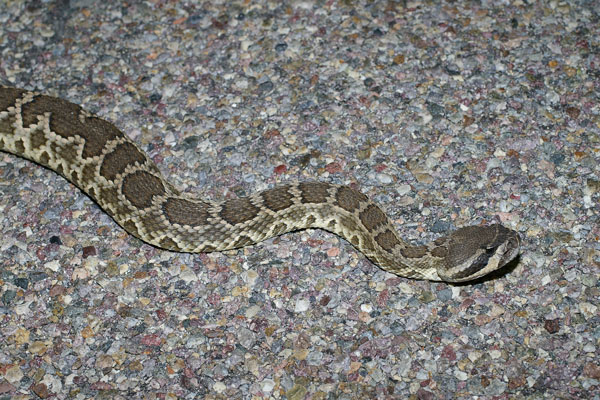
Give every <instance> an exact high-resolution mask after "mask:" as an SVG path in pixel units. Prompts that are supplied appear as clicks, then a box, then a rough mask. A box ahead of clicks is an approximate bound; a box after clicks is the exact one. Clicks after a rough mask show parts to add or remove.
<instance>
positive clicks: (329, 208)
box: [0, 87, 520, 282]
mask: <svg viewBox="0 0 600 400" xmlns="http://www.w3.org/2000/svg"><path fill="white" fill-rule="evenodd" d="M0 150H2V151H5V152H8V153H12V154H15V155H17V156H20V157H23V158H26V159H29V160H32V161H35V162H36V163H38V164H41V165H43V166H45V167H48V168H50V169H51V170H53V171H56V172H57V173H59V174H61V175H62V176H64V177H65V178H66V179H67V180H69V181H70V182H72V183H73V184H75V185H76V186H78V187H79V188H80V189H81V190H83V191H84V192H85V193H86V194H87V195H88V196H89V197H91V198H92V199H93V200H95V201H96V203H98V205H99V206H100V207H101V208H102V209H103V210H104V211H105V212H107V213H108V214H109V215H110V216H111V217H112V218H113V219H114V220H115V221H116V222H117V223H118V224H119V225H121V226H122V227H123V228H124V229H125V230H126V231H127V232H129V233H130V234H132V235H133V236H136V237H138V238H140V239H141V240H143V241H145V242H147V243H150V244H152V245H154V246H157V247H160V248H163V249H168V250H174V251H182V252H210V251H221V250H228V249H234V248H239V247H244V246H248V245H252V244H255V243H258V242H260V241H263V240H265V239H267V238H270V237H273V236H276V235H281V234H283V233H286V232H290V231H295V230H299V229H306V228H322V229H324V230H327V231H330V232H333V233H335V234H337V235H339V236H341V237H343V238H345V239H346V240H347V241H349V242H350V243H352V244H353V245H354V246H355V247H356V248H357V249H358V250H360V251H361V252H362V253H364V254H365V255H366V256H367V257H368V258H369V259H370V260H372V261H373V262H374V263H375V264H377V265H378V266H380V267H381V268H382V269H384V270H386V271H389V272H392V273H394V274H397V275H400V276H404V277H408V278H416V279H429V280H434V281H436V280H442V281H448V282H462V281H467V280H472V279H476V278H479V277H481V276H483V275H486V274H488V273H489V272H491V271H494V270H496V269H498V268H500V267H502V266H504V265H505V264H506V263H508V262H509V261H510V260H512V259H513V258H514V257H515V256H516V255H517V254H518V253H519V248H520V237H519V234H518V233H517V232H516V231H514V230H511V229H508V228H505V227H504V226H502V225H499V224H494V225H489V226H468V227H464V228H460V229H458V230H456V231H454V232H452V233H450V234H449V235H447V236H444V237H441V238H439V239H437V240H435V241H433V242H431V243H429V244H426V245H423V246H411V245H409V244H407V243H406V242H405V241H403V240H402V239H401V238H400V237H399V236H398V234H397V233H396V230H395V229H394V227H393V226H392V223H391V221H390V220H389V218H388V217H387V216H386V215H385V213H384V212H383V211H381V209H380V208H379V207H378V206H377V205H376V204H375V203H374V202H373V201H371V200H370V199H369V198H367V196H365V195H364V194H362V193H361V192H359V191H357V190H355V189H353V188H351V187H349V186H341V185H334V184H330V183H324V182H296V183H291V184H287V185H283V186H279V187H275V188H274V189H269V190H266V191H263V192H260V193H257V194H253V195H251V196H249V197H245V198H238V199H233V200H227V201H223V202H211V201H205V200H198V199H194V198H192V197H190V196H188V195H186V194H182V193H180V192H179V191H178V190H177V189H176V188H174V187H173V186H172V185H171V184H169V183H168V182H167V181H165V180H164V179H163V177H162V176H161V173H160V172H159V170H158V168H157V166H156V165H155V164H154V163H153V162H152V161H151V160H150V158H149V157H148V156H147V155H146V154H145V153H144V152H143V151H141V150H140V149H139V148H138V147H137V146H136V145H135V144H134V143H133V142H132V141H131V140H130V139H129V138H128V137H127V136H126V135H125V134H123V133H122V132H121V131H120V130H119V129H117V128H116V127H115V126H114V125H113V124H111V123H109V122H107V121H105V120H103V119H101V118H99V117H96V116H94V115H92V114H91V113H89V112H87V111H85V110H83V109H82V108H81V107H79V106H78V105H76V104H73V103H70V102H68V101H65V100H62V99H59V98H55V97H49V96H45V95H41V94H38V93H34V92H29V91H26V90H22V89H15V88H8V87H0Z"/></svg>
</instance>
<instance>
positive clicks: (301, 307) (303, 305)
mask: <svg viewBox="0 0 600 400" xmlns="http://www.w3.org/2000/svg"><path fill="white" fill-rule="evenodd" d="M309 305H310V303H309V301H308V300H306V299H298V300H297V301H296V307H294V311H295V312H304V311H306V310H308V306H309Z"/></svg>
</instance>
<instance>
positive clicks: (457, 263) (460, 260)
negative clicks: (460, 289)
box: [437, 224, 521, 282]
mask: <svg viewBox="0 0 600 400" xmlns="http://www.w3.org/2000/svg"><path fill="white" fill-rule="evenodd" d="M443 242H444V246H445V247H446V249H447V253H446V256H445V257H444V262H442V263H441V265H440V266H439V267H438V271H437V272H438V275H439V277H440V278H441V279H442V280H444V281H446V282H464V281H470V280H473V279H477V278H480V277H482V276H484V275H487V274H489V273H490V272H492V271H495V270H497V269H500V268H502V267H503V266H505V265H506V264H507V263H509V262H510V261H511V260H512V259H513V258H515V257H516V256H517V254H519V248H520V246H521V238H520V236H519V234H518V233H517V232H516V231H513V230H512V229H508V228H505V227H504V226H502V225H499V224H494V225H488V226H467V227H464V228H460V229H457V230H456V231H454V232H452V233H451V234H450V235H448V236H446V237H445V238H444V240H443Z"/></svg>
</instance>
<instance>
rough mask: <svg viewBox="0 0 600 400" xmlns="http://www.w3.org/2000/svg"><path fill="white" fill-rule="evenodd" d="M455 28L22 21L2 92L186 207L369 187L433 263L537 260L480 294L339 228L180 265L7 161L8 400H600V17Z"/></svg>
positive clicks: (430, 11)
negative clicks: (433, 251) (339, 186)
mask: <svg viewBox="0 0 600 400" xmlns="http://www.w3.org/2000/svg"><path fill="white" fill-rule="evenodd" d="M216 3H219V4H216ZM440 3H441V4H437V2H430V1H428V2H412V1H360V2H351V1H341V2H336V1H326V2H325V1H320V2H318V3H314V4H313V3H311V2H307V1H305V2H301V1H298V2H291V3H290V4H289V5H282V4H280V2H277V1H270V2H269V1H264V0H260V1H244V2H205V3H204V4H199V5H193V2H184V1H182V2H177V1H162V0H161V1H158V0H156V1H155V0H153V1H145V2H141V1H140V2H137V1H130V2H128V3H121V2H108V1H104V2H95V1H92V0H81V1H71V2H69V1H68V0H67V1H54V2H53V1H41V0H38V1H26V2H22V1H13V0H3V1H1V2H0V83H1V84H4V85H10V86H18V87H23V88H27V89H35V90H39V91H43V92H45V93H47V94H52V95H56V96H60V97H63V98H66V99H69V100H71V101H73V102H76V103H78V104H82V105H83V106H84V107H85V108H86V109H88V110H90V111H93V112H95V113H97V114H99V115H101V116H102V117H104V118H106V119H108V120H111V121H113V122H115V123H116V124H117V125H118V126H119V127H120V128H121V129H123V130H124V131H125V132H127V133H128V134H129V135H130V136H131V137H132V138H133V139H134V140H135V141H137V142H138V143H140V144H141V146H142V147H143V148H144V150H146V151H147V152H148V153H149V154H150V155H151V157H152V158H153V159H154V160H155V161H156V162H157V164H158V165H159V166H160V168H161V170H162V171H163V172H164V173H165V174H166V175H168V176H169V179H170V181H171V182H173V183H174V184H175V185H176V186H178V187H180V188H183V189H185V190H186V191H189V192H194V193H199V194H201V195H203V196H206V197H211V198H215V199H217V198H230V197H235V196H238V195H247V194H250V193H252V192H254V191H256V190H259V189H265V188H268V187H272V186H273V185H275V184H276V183H279V182H286V181H293V180H298V179H310V178H316V179H320V180H324V181H327V182H333V183H346V184H352V185H356V187H359V188H361V190H362V191H363V192H364V193H366V194H368V195H369V196H371V197H372V198H373V199H375V200H376V201H377V202H378V203H380V204H381V205H382V206H383V208H384V209H386V211H387V212H388V213H389V214H390V215H391V216H392V217H393V219H394V222H395V224H396V226H397V228H398V229H399V230H400V231H401V232H402V234H403V235H405V236H406V237H407V238H409V239H411V240H414V241H415V242H424V241H427V240H430V239H432V238H435V237H437V236H438V234H439V233H442V232H445V231H446V230H449V229H453V228H455V227H459V226H463V225H469V224H481V223H492V222H501V223H503V224H505V225H506V226H509V227H511V228H513V229H516V230H518V231H519V232H520V233H521V235H522V238H523V248H522V254H521V256H520V258H519V259H518V260H517V262H515V263H513V265H512V266H511V268H509V270H508V271H505V272H504V273H503V274H501V275H499V276H495V277H493V279H488V280H484V281H482V282H478V283H476V284H473V285H462V286H453V285H449V284H445V283H433V282H426V281H414V280H407V279H404V278H398V277H396V276H394V275H391V274H389V273H385V272H383V271H382V270H380V269H379V268H378V267H376V266H375V265H373V264H372V263H370V262H369V261H368V260H367V259H366V258H365V257H364V256H363V255H362V254H361V253H359V252H358V251H356V250H355V249H354V248H353V247H352V246H351V245H350V244H349V243H347V242H345V241H344V240H341V239H339V238H338V237H336V236H334V235H331V234H328V233H325V232H322V231H317V230H309V231H303V232H299V233H294V234H288V235H284V236H282V237H279V238H276V239H271V240H268V241H266V242H264V243H262V244H260V245H256V246H252V247H249V248H246V249H243V250H239V251H229V252H224V253H212V254H200V255H190V254H178V253H171V252H165V251H161V250H158V249H155V248H153V247H151V246H149V245H146V244H144V243H142V242H140V241H139V240H137V239H135V238H133V237H131V236H129V235H127V234H126V233H125V232H124V231H123V230H122V229H120V228H119V227H118V226H117V225H116V224H115V223H114V222H113V221H112V220H111V219H110V218H109V217H108V216H107V215H106V214H104V213H103V212H102V211H101V210H100V209H99V208H98V207H97V206H96V205H94V203H93V202H92V201H91V200H89V198H87V197H86V196H85V195H83V194H82V193H80V192H79V191H78V190H77V189H76V188H75V187H73V186H72V185H70V184H69V183H67V182H66V181H65V180H64V179H62V178H60V177H59V176H58V175H56V174H54V173H52V172H50V171H48V170H45V169H43V168H41V167H39V166H37V165H35V164H33V163H30V162H28V161H25V160H22V159H19V158H16V157H13V156H10V155H8V154H4V153H2V154H0V211H1V215H2V218H0V232H2V236H3V238H2V242H1V243H0V249H1V251H0V399H30V398H36V396H37V397H39V398H56V399H67V398H68V399H91V398H111V399H119V398H120V399H136V398H140V399H141V398H144V399H174V398H183V399H192V398H205V399H262V398H273V399H295V400H299V399H355V398H361V399H365V398H380V399H405V398H410V399H471V398H478V399H521V398H531V399H556V398H559V399H577V398H586V399H596V400H597V399H600V394H599V393H600V356H599V355H598V353H599V351H598V347H599V345H600V310H599V308H598V307H599V306H598V298H599V294H600V283H599V276H600V272H599V271H600V268H599V267H600V244H599V237H600V223H599V215H600V211H599V207H598V202H599V199H600V167H599V162H600V106H599V101H598V97H599V95H598V93H599V89H600V71H599V64H600V55H599V54H600V52H599V39H598V38H599V37H600V32H599V30H600V28H599V26H600V21H599V13H600V6H599V3H598V2H595V1H579V2H575V1H565V2H562V1H561V2H558V1H548V2H545V1H541V2H529V1H525V0H515V1H508V0H504V1H486V0H482V1H480V2H465V1H448V2H440Z"/></svg>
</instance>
